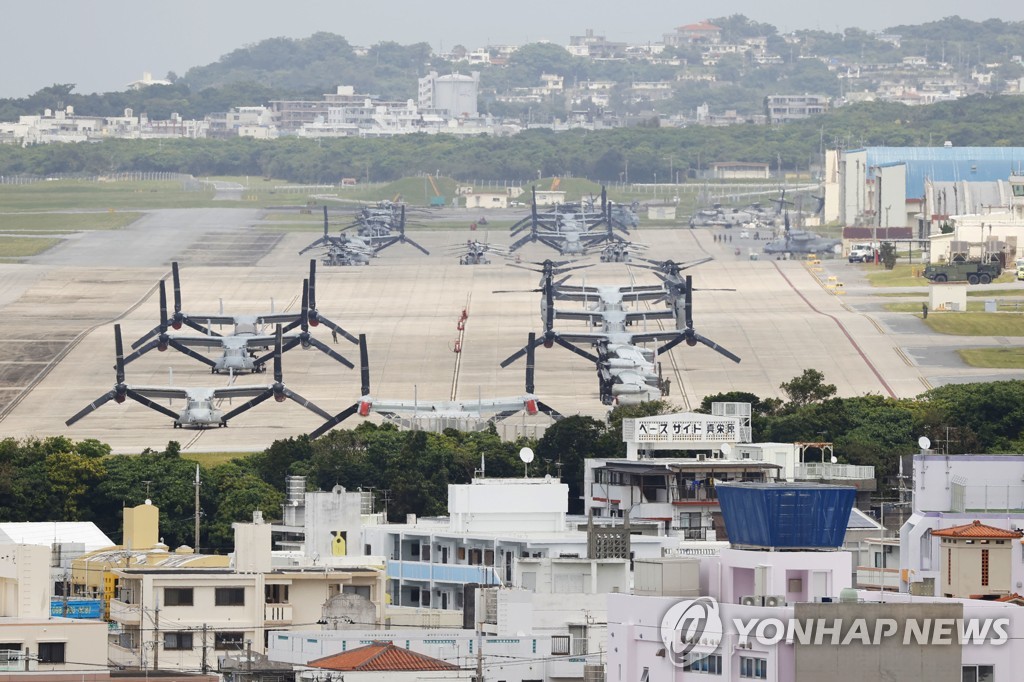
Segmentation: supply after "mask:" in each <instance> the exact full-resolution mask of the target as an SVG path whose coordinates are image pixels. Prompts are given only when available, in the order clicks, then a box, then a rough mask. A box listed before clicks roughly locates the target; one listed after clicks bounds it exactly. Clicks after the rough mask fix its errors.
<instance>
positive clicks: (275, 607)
mask: <svg viewBox="0 0 1024 682" xmlns="http://www.w3.org/2000/svg"><path fill="white" fill-rule="evenodd" d="M263 620H264V621H266V622H267V623H268V624H269V623H273V624H275V625H279V624H283V623H291V622H292V605H291V604H266V605H264V607H263Z"/></svg>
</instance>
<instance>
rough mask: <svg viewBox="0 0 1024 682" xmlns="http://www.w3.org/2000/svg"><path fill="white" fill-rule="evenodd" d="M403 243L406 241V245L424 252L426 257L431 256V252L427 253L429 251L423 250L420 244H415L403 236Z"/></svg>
mask: <svg viewBox="0 0 1024 682" xmlns="http://www.w3.org/2000/svg"><path fill="white" fill-rule="evenodd" d="M402 241H404V242H405V243H407V244H411V245H412V246H414V247H416V248H417V249H419V250H420V251H422V252H423V254H424V255H426V256H429V255H430V252H429V251H427V250H426V249H425V248H423V247H422V246H420V245H419V244H417V243H416V242H414V241H413V240H412V239H410V238H409V237H405V236H404V235H403V239H402Z"/></svg>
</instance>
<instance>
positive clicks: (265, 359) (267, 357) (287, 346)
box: [254, 336, 302, 365]
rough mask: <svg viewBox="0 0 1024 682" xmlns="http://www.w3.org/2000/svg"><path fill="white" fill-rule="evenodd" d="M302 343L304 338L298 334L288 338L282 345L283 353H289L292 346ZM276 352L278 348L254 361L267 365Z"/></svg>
mask: <svg viewBox="0 0 1024 682" xmlns="http://www.w3.org/2000/svg"><path fill="white" fill-rule="evenodd" d="M300 343H302V340H301V339H300V338H299V337H297V336H296V337H294V338H291V339H288V340H287V341H285V342H284V345H282V346H281V352H282V353H287V352H288V351H290V350H291V349H292V348H295V346H297V345H299V344H300ZM276 354H277V350H276V349H275V350H272V351H270V352H269V353H267V354H266V355H263V356H261V357H258V358H256V360H254V362H255V363H256V364H257V365H265V364H267V362H269V361H270V360H273V359H274V356H275V355H276Z"/></svg>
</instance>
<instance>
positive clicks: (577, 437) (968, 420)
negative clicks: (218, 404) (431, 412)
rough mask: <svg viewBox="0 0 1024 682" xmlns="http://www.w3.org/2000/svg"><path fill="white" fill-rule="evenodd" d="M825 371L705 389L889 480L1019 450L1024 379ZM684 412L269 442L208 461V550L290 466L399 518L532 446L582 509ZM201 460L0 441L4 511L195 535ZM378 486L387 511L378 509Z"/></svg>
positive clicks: (762, 434)
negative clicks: (956, 458) (873, 391)
mask: <svg viewBox="0 0 1024 682" xmlns="http://www.w3.org/2000/svg"><path fill="white" fill-rule="evenodd" d="M826 380H827V377H825V376H824V375H823V374H822V373H820V372H817V371H816V370H808V371H806V372H804V373H803V374H802V375H801V376H799V377H794V379H793V380H791V381H789V382H785V383H784V384H783V386H785V387H788V388H787V395H788V396H789V398H790V399H789V400H788V401H783V400H779V399H777V398H767V399H762V398H760V397H758V396H756V395H753V394H750V393H745V392H730V393H722V394H718V395H715V396H707V397H706V398H705V399H704V401H703V402H702V403H701V406H700V408H698V409H699V410H701V411H707V410H708V409H709V408H710V405H711V402H713V401H726V402H749V403H751V404H752V407H753V418H752V426H753V431H754V439H755V440H756V441H761V442H796V441H804V442H808V441H811V442H813V441H831V442H832V443H834V445H835V454H836V456H837V457H838V459H839V461H841V462H845V463H851V464H860V465H870V466H874V467H875V469H876V474H877V475H878V477H879V479H880V480H883V481H884V480H885V479H886V477H889V476H891V475H893V474H894V473H895V472H896V468H897V466H898V456H899V455H904V454H908V453H911V452H915V451H916V450H917V438H918V437H920V436H922V435H924V436H928V437H929V438H931V440H932V443H933V444H934V445H933V447H935V448H937V449H940V450H944V451H947V452H950V453H979V454H980V453H1008V452H1015V453H1020V452H1024V436H1022V433H1021V429H1022V425H1024V383H1022V382H1019V381H1003V382H995V383H987V384H951V385H948V386H942V387H940V388H935V389H932V390H930V391H928V392H927V393H924V394H923V395H921V396H919V397H918V398H917V399H913V400H896V399H892V398H884V397H882V396H878V395H866V396H859V397H854V398H836V397H834V387H832V386H831V385H829V384H827V383H825V382H826ZM672 411H678V408H676V407H673V406H672V405H668V404H666V403H662V402H655V403H644V404H641V405H635V406H622V407H618V408H616V409H614V410H613V411H612V412H611V413H610V414H609V417H608V419H607V420H605V421H601V420H596V419H593V418H590V417H580V416H576V417H568V418H566V419H563V420H562V421H560V422H558V423H556V424H554V425H552V426H551V427H550V428H548V430H547V431H546V433H545V434H544V436H543V437H542V438H541V439H540V440H539V441H537V442H533V441H528V440H520V441H517V442H502V441H501V439H500V438H499V437H498V435H497V433H496V432H495V431H494V430H493V429H492V430H489V431H483V432H479V433H463V432H459V431H453V430H449V431H445V432H444V433H426V432H422V431H409V432H403V431H398V430H397V429H396V428H395V427H393V426H391V425H384V426H376V425H374V424H372V423H369V422H364V423H362V424H360V425H359V426H358V427H356V428H354V429H351V430H335V431H332V432H330V433H328V434H326V435H325V436H323V437H321V438H319V439H317V440H315V441H311V440H310V439H309V438H307V437H305V436H302V437H299V438H290V439H287V440H281V441H276V442H275V443H273V444H272V445H271V446H270V447H269V448H267V449H266V450H264V451H263V452H260V453H257V454H255V455H251V456H248V457H244V458H238V459H235V460H231V461H228V462H225V463H223V464H219V465H217V466H212V467H204V468H203V470H202V486H201V492H200V503H201V509H202V515H203V531H202V532H203V536H202V538H201V542H200V547H201V548H202V549H203V550H204V551H228V550H230V548H231V546H232V529H231V524H232V522H235V521H247V520H249V519H251V518H252V512H253V511H254V510H257V509H259V510H262V511H263V512H264V514H265V515H266V516H267V517H268V518H278V517H279V515H280V505H281V503H282V501H283V499H284V486H285V476H286V475H303V476H306V477H307V485H308V488H309V489H311V490H330V489H331V488H332V487H333V486H335V485H342V486H344V487H345V488H347V489H349V490H358V489H363V490H374V491H377V492H378V493H381V492H382V491H387V497H388V499H389V503H388V508H387V511H388V514H389V516H390V517H391V518H392V519H393V520H401V519H404V517H405V514H407V513H416V514H421V515H433V514H444V513H445V511H446V500H447V488H448V485H450V484H453V483H466V482H468V481H469V480H470V479H471V478H472V476H473V473H474V471H475V470H477V469H479V468H480V467H481V463H483V465H484V466H485V467H486V470H487V475H488V476H489V477H499V476H512V477H516V476H521V475H522V473H523V465H522V463H521V462H520V460H519V457H518V452H519V450H520V448H522V447H524V446H529V447H532V448H534V450H535V451H536V455H537V457H536V459H535V460H534V462H533V464H531V465H530V475H531V476H543V475H545V474H550V475H552V476H557V475H559V474H561V476H562V480H564V481H565V482H566V483H567V484H568V485H569V508H570V511H571V512H582V505H581V503H580V497H581V495H582V494H583V492H584V491H583V488H582V483H583V466H584V464H583V463H584V460H585V459H586V458H588V457H606V458H607V457H621V456H623V455H624V454H625V447H624V444H623V443H622V437H621V424H622V419H623V418H627V417H638V416H645V415H650V414H659V413H666V412H672ZM195 467H196V465H195V463H193V462H190V461H188V460H185V459H183V458H182V457H181V456H180V446H179V445H178V443H176V442H173V441H172V442H170V443H168V445H167V448H165V449H164V450H163V451H162V452H154V451H150V450H147V451H146V452H144V453H142V454H140V455H137V456H111V455H110V448H108V447H107V446H105V445H103V444H102V443H99V442H97V441H94V440H87V441H82V442H78V443H76V442H73V441H71V440H69V439H67V438H63V437H52V438H43V439H34V438H33V439H27V440H23V441H16V440H14V439H11V438H8V439H4V440H0V518H3V519H7V520H12V521H44V520H52V521H59V520H65V521H74V520H91V521H94V522H96V523H97V524H98V525H99V526H100V527H101V528H103V529H104V530H105V531H106V532H107V533H108V534H109V535H110V536H111V537H112V538H113V539H115V541H117V540H119V539H120V536H119V533H120V529H121V512H122V507H124V506H126V505H127V506H134V505H136V504H140V503H142V502H143V501H144V500H145V499H146V498H147V496H148V497H149V498H150V499H152V500H153V503H154V504H156V505H157V506H158V507H160V514H161V517H160V527H161V535H162V537H163V538H164V542H165V543H166V544H168V545H170V546H171V547H175V546H178V545H180V544H189V545H191V544H193V514H194V506H193V505H194V503H193V499H194V497H193V496H194V490H195V489H194V487H193V482H194V480H195ZM382 503H383V495H380V494H378V509H383V506H382Z"/></svg>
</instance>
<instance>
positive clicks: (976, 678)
mask: <svg viewBox="0 0 1024 682" xmlns="http://www.w3.org/2000/svg"><path fill="white" fill-rule="evenodd" d="M960 679H961V681H962V682H994V680H995V679H996V673H995V666H992V665H965V666H962V667H961V668H960Z"/></svg>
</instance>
